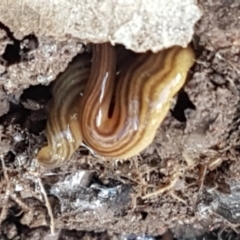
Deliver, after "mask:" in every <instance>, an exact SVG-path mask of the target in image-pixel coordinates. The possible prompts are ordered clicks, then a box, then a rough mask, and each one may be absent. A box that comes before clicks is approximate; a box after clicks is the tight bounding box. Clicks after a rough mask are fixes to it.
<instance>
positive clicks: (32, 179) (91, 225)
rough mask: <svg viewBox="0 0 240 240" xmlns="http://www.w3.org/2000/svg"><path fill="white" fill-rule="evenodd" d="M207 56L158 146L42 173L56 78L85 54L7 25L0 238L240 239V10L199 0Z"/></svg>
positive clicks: (1, 96) (82, 156)
mask: <svg viewBox="0 0 240 240" xmlns="http://www.w3.org/2000/svg"><path fill="white" fill-rule="evenodd" d="M199 5H200V7H201V9H202V11H203V17H202V19H201V20H200V21H199V22H198V23H197V24H196V26H195V34H194V37H193V40H192V45H193V47H194V49H195V52H196V59H195V65H194V66H193V67H192V69H191V71H190V73H189V77H188V80H187V82H186V84H185V86H184V88H183V89H182V90H181V91H180V92H179V94H178V95H177V97H176V99H175V101H173V104H172V108H171V111H170V112H169V114H168V116H167V117H166V119H165V120H164V122H163V123H162V124H161V126H160V127H159V130H158V133H157V135H156V138H155V140H154V142H153V143H152V144H151V146H149V147H148V148H147V149H146V150H145V151H144V152H142V153H141V154H140V155H138V156H136V157H134V158H132V159H129V160H124V161H121V160H106V159H104V158H100V157H96V156H93V155H92V154H91V152H89V151H88V149H86V148H85V147H80V148H79V149H78V151H77V152H76V153H75V154H74V156H73V157H72V159H71V160H69V161H68V162H67V163H66V164H64V166H62V167H61V168H57V169H51V170H49V169H45V168H43V167H40V166H39V164H38V163H37V161H36V160H35V156H36V153H37V152H38V150H39V149H40V148H41V147H42V146H44V145H45V144H46V136H45V132H44V130H45V126H46V121H47V116H48V113H49V110H50V105H51V104H50V103H51V82H52V81H53V80H54V79H55V78H56V77H57V75H58V74H59V73H60V72H62V71H64V70H65V69H66V67H67V65H68V63H69V62H70V61H71V60H72V59H73V58H74V57H75V56H76V55H77V54H81V53H82V52H83V51H85V50H86V46H84V45H83V44H82V43H81V42H80V41H77V40H74V39H69V40H68V41H64V42H61V41H59V42H57V41H56V40H53V39H51V38H50V37H37V36H35V35H34V34H32V35H27V36H25V37H24V38H23V39H20V40H19V39H15V38H14V36H13V33H12V32H11V29H9V28H8V26H5V25H3V24H1V23H0V54H1V57H0V140H1V145H0V160H1V162H0V203H1V204H0V224H1V232H0V236H1V238H0V239H14V240H17V239H36V240H37V239H164V240H170V239H240V235H239V234H240V227H239V224H240V200H239V199H240V185H239V181H240V162H238V161H239V156H240V155H239V152H240V134H239V133H240V129H239V122H240V107H239V100H240V80H239V76H240V40H239V36H240V34H239V28H240V21H239V16H240V3H239V1H237V0H236V1H233V0H232V1H230V0H228V1H226V0H222V1H205V0H201V1H199Z"/></svg>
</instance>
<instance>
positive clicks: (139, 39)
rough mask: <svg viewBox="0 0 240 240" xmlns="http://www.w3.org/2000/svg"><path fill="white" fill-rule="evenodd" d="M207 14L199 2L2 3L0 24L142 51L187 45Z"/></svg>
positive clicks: (20, 33)
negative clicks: (199, 22)
mask: <svg viewBox="0 0 240 240" xmlns="http://www.w3.org/2000/svg"><path fill="white" fill-rule="evenodd" d="M200 17H201V11H200V9H199V8H198V6H197V5H196V2H195V0H185V1H181V0H171V1H165V0H148V1H144V0H135V1H134V0H93V1H87V0H83V1H81V0H53V1H48V0H1V2H0V21H1V22H2V23H3V24H5V25H6V26H8V27H9V28H10V29H11V31H13V32H14V35H15V37H16V38H18V39H21V38H23V37H24V36H26V35H27V34H32V33H34V34H36V36H37V37H39V36H47V37H49V36H53V37H54V38H55V39H56V40H61V39H62V40H65V39H69V36H72V37H73V38H77V39H79V40H82V41H83V42H94V43H101V42H106V41H110V42H111V43H112V44H116V43H121V44H123V45H125V46H126V47H127V48H129V49H132V50H134V51H136V52H144V51H147V50H152V51H154V52H156V51H159V50H161V49H163V48H167V47H170V46H173V45H181V46H186V45H187V44H188V43H189V42H190V41H191V38H192V35H193V27H194V24H195V23H196V22H197V21H198V20H199V19H200Z"/></svg>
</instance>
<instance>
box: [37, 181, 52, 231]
mask: <svg viewBox="0 0 240 240" xmlns="http://www.w3.org/2000/svg"><path fill="white" fill-rule="evenodd" d="M37 180H38V184H39V186H40V188H41V192H42V194H43V197H44V200H45V205H46V207H47V210H48V215H49V217H50V222H51V224H50V231H51V234H52V235H54V234H55V224H54V217H53V213H52V208H51V205H50V202H49V200H48V197H47V193H46V191H45V189H44V187H43V184H42V181H41V179H40V178H39V177H37Z"/></svg>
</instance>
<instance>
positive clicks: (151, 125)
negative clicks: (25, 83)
mask: <svg viewBox="0 0 240 240" xmlns="http://www.w3.org/2000/svg"><path fill="white" fill-rule="evenodd" d="M92 51H93V54H92V64H91V66H90V63H89V64H88V59H89V56H87V55H86V56H82V57H81V56H80V57H79V59H77V60H76V61H75V62H74V63H72V64H71V65H70V66H69V67H68V69H67V70H66V72H65V73H63V74H62V75H61V76H60V77H59V78H58V79H57V80H56V83H55V85H54V88H53V96H54V103H53V108H52V111H51V114H50V117H49V121H48V124H47V135H48V146H47V147H44V148H42V149H41V150H40V152H39V154H38V157H37V158H38V160H39V162H40V163H41V164H43V165H44V166H49V167H56V166H59V165H61V163H62V162H64V161H65V160H67V159H68V158H69V157H70V156H71V155H72V154H73V152H74V151H75V150H76V149H77V148H78V146H79V145H80V144H81V142H82V141H83V142H84V144H86V145H87V146H88V147H89V148H91V149H92V150H93V151H94V152H95V153H96V154H98V155H101V156H104V157H108V158H129V157H132V156H134V155H137V154H139V153H140V152H141V151H142V150H144V149H145V148H146V147H147V146H149V144H150V143H151V142H152V141H153V139H154V137H155V134H156V131H157V129H158V127H159V126H160V124H161V122H162V121H163V120H164V118H165V117H166V115H167V113H168V111H169V109H170V106H171V100H172V98H173V97H174V96H175V95H176V94H177V92H178V91H179V90H180V89H181V88H182V86H183V84H184V83H185V80H186V77H187V73H188V71H189V69H190V68H191V66H192V65H193V63H194V52H193V50H192V49H191V47H188V48H181V47H172V48H170V49H167V50H164V51H161V52H159V53H156V54H154V53H151V52H147V53H144V54H134V53H132V52H129V51H126V50H120V51H119V49H116V48H115V47H113V46H111V45H110V44H109V43H104V44H97V45H93V47H92ZM89 62H90V61H89ZM78 65H79V67H77V66H78ZM80 93H83V96H82V97H81V96H80ZM73 116H74V117H73ZM69 136H71V137H70V138H69Z"/></svg>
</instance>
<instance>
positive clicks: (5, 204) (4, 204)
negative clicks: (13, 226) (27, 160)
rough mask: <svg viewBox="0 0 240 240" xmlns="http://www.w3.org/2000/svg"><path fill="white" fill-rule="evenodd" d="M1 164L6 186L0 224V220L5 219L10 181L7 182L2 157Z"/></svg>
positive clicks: (7, 178)
mask: <svg viewBox="0 0 240 240" xmlns="http://www.w3.org/2000/svg"><path fill="white" fill-rule="evenodd" d="M0 159H1V164H2V169H3V175H4V178H5V180H6V182H7V186H6V192H5V199H4V202H3V203H2V211H1V214H0V226H1V224H2V221H3V220H4V219H5V217H6V215H7V204H8V200H9V196H10V190H9V189H10V182H9V177H8V174H7V169H6V167H5V162H4V160H3V158H2V157H1V158H0Z"/></svg>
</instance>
